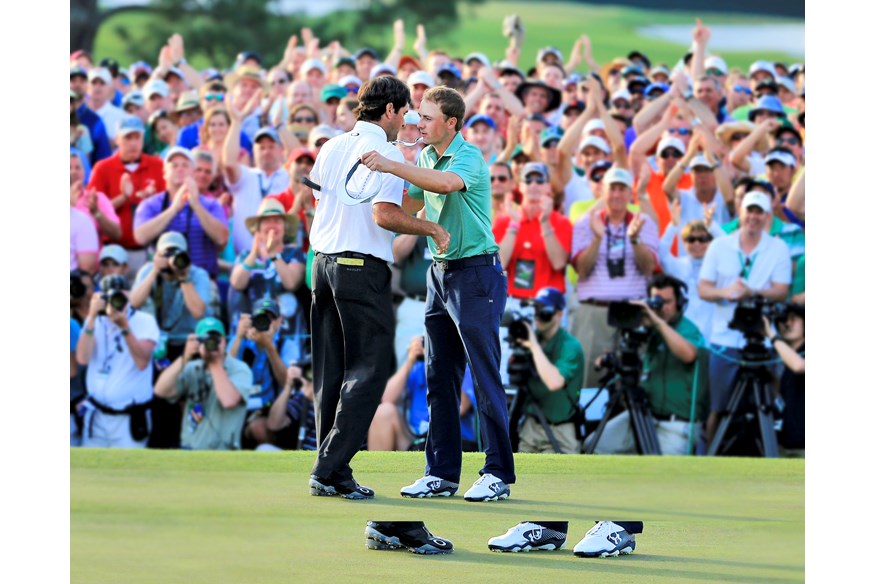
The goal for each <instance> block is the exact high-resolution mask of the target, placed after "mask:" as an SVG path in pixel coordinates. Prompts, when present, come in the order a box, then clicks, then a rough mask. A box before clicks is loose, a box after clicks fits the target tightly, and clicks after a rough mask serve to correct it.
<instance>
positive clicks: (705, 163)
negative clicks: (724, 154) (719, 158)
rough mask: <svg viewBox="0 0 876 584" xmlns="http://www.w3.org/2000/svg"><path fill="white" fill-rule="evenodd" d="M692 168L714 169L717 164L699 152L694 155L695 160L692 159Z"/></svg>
mask: <svg viewBox="0 0 876 584" xmlns="http://www.w3.org/2000/svg"><path fill="white" fill-rule="evenodd" d="M690 168H691V169H694V168H708V169H709V170H712V169H714V168H715V165H714V164H712V163H711V162H709V159H708V158H706V157H705V156H703V155H702V154H698V155H696V156H694V159H693V160H691V162H690Z"/></svg>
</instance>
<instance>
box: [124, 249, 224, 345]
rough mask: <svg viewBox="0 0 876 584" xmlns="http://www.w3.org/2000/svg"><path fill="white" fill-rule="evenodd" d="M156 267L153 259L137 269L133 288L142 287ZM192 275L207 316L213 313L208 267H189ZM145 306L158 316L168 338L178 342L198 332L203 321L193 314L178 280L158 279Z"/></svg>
mask: <svg viewBox="0 0 876 584" xmlns="http://www.w3.org/2000/svg"><path fill="white" fill-rule="evenodd" d="M153 268H154V265H153V264H152V263H151V262H150V263H147V264H144V265H143V267H142V268H140V271H139V272H137V278H136V279H135V280H134V285H133V286H132V288H136V287H137V286H139V285H140V283H141V282H142V281H143V280H144V279H146V276H148V275H149V274H150V273H151V272H152V270H153ZM189 276H190V277H191V278H192V284H193V285H194V286H195V291H196V292H197V293H198V296H200V297H201V300H203V301H204V304H206V305H207V309H206V312H205V313H204V316H205V317H206V316H213V315H212V313H211V311H210V276H209V275H208V274H207V271H206V270H204V269H203V268H199V267H198V266H196V265H194V264H193V265H192V266H191V267H189ZM142 308H143V310H144V311H145V312H149V313H151V314H153V315H154V316H155V320H156V321H158V328H159V329H161V332H163V333H167V338H168V340H172V341H176V342H180V341H185V340H186V338H188V336H189V335H190V334H191V333H193V332H195V326H197V324H198V320H200V319H197V318H195V317H194V316H192V313H191V312H189V309H188V308H186V304H185V300H184V299H183V294H182V290H181V289H180V283H179V280H168V279H166V278H164V277H162V276H159V277H158V278H156V279H155V282H154V283H153V284H152V290H150V292H149V297H148V299H147V300H146V303H145V304H144V305H143V307H142Z"/></svg>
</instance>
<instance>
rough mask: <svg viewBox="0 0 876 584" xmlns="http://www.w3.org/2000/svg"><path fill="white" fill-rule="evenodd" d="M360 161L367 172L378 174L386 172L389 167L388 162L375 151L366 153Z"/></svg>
mask: <svg viewBox="0 0 876 584" xmlns="http://www.w3.org/2000/svg"><path fill="white" fill-rule="evenodd" d="M360 159H361V160H362V164H364V165H365V166H366V167H368V169H369V170H376V171H378V172H386V171H387V169H388V168H389V165H390V160H389V159H388V158H386V157H385V156H383V155H382V154H380V153H379V152H377V151H376V150H372V151H371V152H366V153H365V154H363V155H362V156H361V157H360Z"/></svg>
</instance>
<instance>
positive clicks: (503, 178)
mask: <svg viewBox="0 0 876 584" xmlns="http://www.w3.org/2000/svg"><path fill="white" fill-rule="evenodd" d="M497 181H498V182H500V183H503V182H508V177H507V176H491V177H490V182H497Z"/></svg>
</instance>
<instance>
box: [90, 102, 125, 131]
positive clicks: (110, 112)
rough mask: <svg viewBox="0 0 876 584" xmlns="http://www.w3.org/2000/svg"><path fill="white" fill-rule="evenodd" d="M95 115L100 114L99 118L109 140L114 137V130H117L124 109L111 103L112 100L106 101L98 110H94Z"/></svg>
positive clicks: (123, 115)
mask: <svg viewBox="0 0 876 584" xmlns="http://www.w3.org/2000/svg"><path fill="white" fill-rule="evenodd" d="M94 113H96V114H97V115H99V116H100V119H101V120H103V125H104V126H106V135H107V136H109V139H110V140H115V139H116V132H118V130H119V128H118V126H119V122H120V121H122V118H124V117H125V116H126V115H128V114H126V113H125V110H123V109H122V108H120V107H116V106H114V105H113V102H111V101H108V102H106V103H105V104H103V107H101V108H100V109H99V110H95V112H94Z"/></svg>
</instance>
